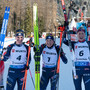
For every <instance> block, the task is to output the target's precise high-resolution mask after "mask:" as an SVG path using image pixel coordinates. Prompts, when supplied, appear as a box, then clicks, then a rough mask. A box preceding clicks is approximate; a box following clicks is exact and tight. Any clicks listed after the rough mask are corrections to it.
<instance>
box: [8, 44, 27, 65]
mask: <svg viewBox="0 0 90 90" xmlns="http://www.w3.org/2000/svg"><path fill="white" fill-rule="evenodd" d="M26 54H27V50H26V48H25V46H24V45H22V46H20V47H18V46H17V45H15V46H13V48H12V50H11V54H10V61H11V65H24V64H26Z"/></svg>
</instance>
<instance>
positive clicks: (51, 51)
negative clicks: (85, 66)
mask: <svg viewBox="0 0 90 90" xmlns="http://www.w3.org/2000/svg"><path fill="white" fill-rule="evenodd" d="M59 50H60V48H59V46H56V45H53V46H52V47H50V48H48V47H47V46H46V45H45V44H42V45H41V46H40V52H41V54H42V76H41V80H40V90H46V87H47V85H48V82H49V80H50V82H51V90H56V84H57V81H58V75H57V73H56V66H57V60H58V57H59ZM61 59H62V60H63V62H64V63H67V59H66V57H65V55H64V53H63V51H62V52H61Z"/></svg>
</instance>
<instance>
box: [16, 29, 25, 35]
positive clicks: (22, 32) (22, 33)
mask: <svg viewBox="0 0 90 90" xmlns="http://www.w3.org/2000/svg"><path fill="white" fill-rule="evenodd" d="M15 36H24V31H23V30H22V29H18V30H16V34H15Z"/></svg>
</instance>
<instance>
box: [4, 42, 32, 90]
mask: <svg viewBox="0 0 90 90" xmlns="http://www.w3.org/2000/svg"><path fill="white" fill-rule="evenodd" d="M27 57H28V46H27V45H25V44H24V43H23V44H21V45H17V44H16V43H14V44H11V45H9V46H8V47H7V51H6V54H5V55H4V59H3V61H6V60H8V59H10V66H9V70H8V76H7V85H6V90H13V89H14V86H15V84H16V82H17V84H18V90H22V84H23V79H24V74H25V67H26V62H27ZM30 59H31V56H30ZM29 61H30V60H29ZM29 63H30V62H29Z"/></svg>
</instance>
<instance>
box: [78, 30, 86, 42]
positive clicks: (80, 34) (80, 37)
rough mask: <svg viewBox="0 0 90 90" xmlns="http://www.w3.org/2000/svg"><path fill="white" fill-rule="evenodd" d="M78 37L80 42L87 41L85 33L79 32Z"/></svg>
mask: <svg viewBox="0 0 90 90" xmlns="http://www.w3.org/2000/svg"><path fill="white" fill-rule="evenodd" d="M77 36H78V40H80V41H83V40H84V39H85V32H83V31H79V32H78V33H77Z"/></svg>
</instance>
